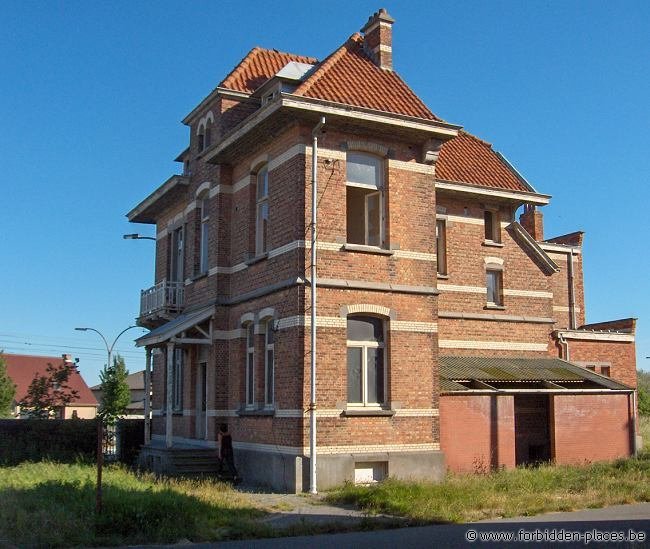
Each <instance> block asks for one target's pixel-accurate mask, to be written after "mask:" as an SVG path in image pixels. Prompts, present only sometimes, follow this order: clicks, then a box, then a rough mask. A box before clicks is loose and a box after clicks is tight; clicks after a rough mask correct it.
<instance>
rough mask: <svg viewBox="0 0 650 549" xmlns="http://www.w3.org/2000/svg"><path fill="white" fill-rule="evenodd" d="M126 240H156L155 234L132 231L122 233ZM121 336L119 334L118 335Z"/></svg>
mask: <svg viewBox="0 0 650 549" xmlns="http://www.w3.org/2000/svg"><path fill="white" fill-rule="evenodd" d="M122 238H123V239H124V240H156V237H155V236H142V235H141V234H138V233H130V234H125V235H122ZM118 337H119V336H118Z"/></svg>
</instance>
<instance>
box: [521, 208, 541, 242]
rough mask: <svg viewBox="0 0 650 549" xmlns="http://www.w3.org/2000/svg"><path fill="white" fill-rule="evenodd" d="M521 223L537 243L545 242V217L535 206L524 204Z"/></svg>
mask: <svg viewBox="0 0 650 549" xmlns="http://www.w3.org/2000/svg"><path fill="white" fill-rule="evenodd" d="M519 222H520V223H521V226H522V227H523V228H524V229H526V230H527V231H528V233H529V234H530V235H531V236H532V237H533V238H534V239H535V240H536V241H537V242H542V241H543V240H544V216H543V215H542V212H540V211H539V210H538V209H537V208H536V207H535V206H534V205H533V204H524V213H522V214H521V215H520V216H519Z"/></svg>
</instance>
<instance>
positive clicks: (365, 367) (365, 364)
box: [347, 316, 386, 406]
mask: <svg viewBox="0 0 650 549" xmlns="http://www.w3.org/2000/svg"><path fill="white" fill-rule="evenodd" d="M384 332H385V322H384V320H382V319H381V318H377V317H373V316H348V319H347V354H348V358H347V363H348V403H349V404H352V405H358V406H372V405H381V404H384V403H385V402H386V347H385V333H384Z"/></svg>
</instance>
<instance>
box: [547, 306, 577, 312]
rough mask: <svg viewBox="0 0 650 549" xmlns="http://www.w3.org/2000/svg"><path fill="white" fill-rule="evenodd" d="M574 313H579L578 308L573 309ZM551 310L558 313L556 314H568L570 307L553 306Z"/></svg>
mask: <svg viewBox="0 0 650 549" xmlns="http://www.w3.org/2000/svg"><path fill="white" fill-rule="evenodd" d="M574 309H575V311H576V312H577V313H579V312H580V307H574ZM553 310H554V311H556V312H558V313H570V312H571V308H570V307H565V306H564V305H553Z"/></svg>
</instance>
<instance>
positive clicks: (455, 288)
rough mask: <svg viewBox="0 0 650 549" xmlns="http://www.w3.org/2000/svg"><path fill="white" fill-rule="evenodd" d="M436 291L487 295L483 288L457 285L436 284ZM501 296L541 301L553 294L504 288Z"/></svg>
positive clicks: (551, 297)
mask: <svg viewBox="0 0 650 549" xmlns="http://www.w3.org/2000/svg"><path fill="white" fill-rule="evenodd" d="M492 259H493V258H492ZM438 289H439V290H441V291H443V292H462V293H467V294H487V288H485V287H483V286H461V285H458V284H438ZM503 295H509V296H512V297H535V298H542V299H553V292H544V291H541V290H515V289H513V288H505V289H504V290H503Z"/></svg>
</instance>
